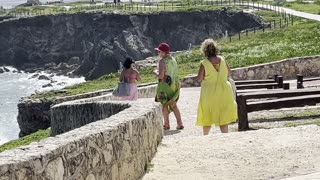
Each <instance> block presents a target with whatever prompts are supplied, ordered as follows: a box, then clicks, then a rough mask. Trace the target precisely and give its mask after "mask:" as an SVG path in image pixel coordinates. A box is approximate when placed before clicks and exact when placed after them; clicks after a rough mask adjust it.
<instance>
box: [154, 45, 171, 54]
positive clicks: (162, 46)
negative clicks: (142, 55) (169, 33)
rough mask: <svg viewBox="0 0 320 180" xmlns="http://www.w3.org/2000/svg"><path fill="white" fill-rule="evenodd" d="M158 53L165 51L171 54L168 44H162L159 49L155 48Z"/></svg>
mask: <svg viewBox="0 0 320 180" xmlns="http://www.w3.org/2000/svg"><path fill="white" fill-rule="evenodd" d="M154 49H155V50H156V51H163V52H165V53H167V54H170V47H169V45H168V44H167V43H161V44H159V46H158V47H157V48H154Z"/></svg>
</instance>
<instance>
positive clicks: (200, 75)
mask: <svg viewBox="0 0 320 180" xmlns="http://www.w3.org/2000/svg"><path fill="white" fill-rule="evenodd" d="M204 75H205V70H204V66H203V65H202V64H201V65H200V68H199V72H198V80H199V81H202V80H203V79H204Z"/></svg>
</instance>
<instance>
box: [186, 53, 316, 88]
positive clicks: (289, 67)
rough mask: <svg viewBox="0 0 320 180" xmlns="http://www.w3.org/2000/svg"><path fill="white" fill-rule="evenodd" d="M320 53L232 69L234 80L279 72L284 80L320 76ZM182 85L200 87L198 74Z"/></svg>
mask: <svg viewBox="0 0 320 180" xmlns="http://www.w3.org/2000/svg"><path fill="white" fill-rule="evenodd" d="M319 69H320V55H317V56H308V57H298V58H290V59H284V60H281V61H276V62H272V63H265V64H258V65H254V66H248V67H241V68H235V69H232V78H233V79H234V80H252V79H268V77H269V76H272V75H274V74H278V75H280V76H283V78H284V80H288V79H295V78H296V75H297V74H301V75H303V76H304V77H310V76H320V70H319ZM181 82H182V87H198V86H200V83H199V82H198V80H197V75H195V74H191V75H189V76H187V77H185V78H183V79H182V80H181Z"/></svg>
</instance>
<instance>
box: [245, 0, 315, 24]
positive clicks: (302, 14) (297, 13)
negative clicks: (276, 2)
mask: <svg viewBox="0 0 320 180" xmlns="http://www.w3.org/2000/svg"><path fill="white" fill-rule="evenodd" d="M243 5H244V6H248V4H243ZM249 6H251V7H256V8H263V9H268V10H272V11H279V12H283V13H287V14H292V15H294V16H298V17H302V18H306V19H311V20H315V21H320V15H318V14H311V13H306V12H301V11H296V10H293V9H289V8H285V7H279V6H272V5H269V4H259V5H258V4H252V3H249Z"/></svg>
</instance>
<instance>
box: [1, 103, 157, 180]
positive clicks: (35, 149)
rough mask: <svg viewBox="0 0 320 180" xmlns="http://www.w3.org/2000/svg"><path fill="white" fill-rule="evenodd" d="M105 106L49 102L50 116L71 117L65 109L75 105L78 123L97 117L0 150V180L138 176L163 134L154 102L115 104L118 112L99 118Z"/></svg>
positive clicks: (102, 114) (142, 172)
mask: <svg viewBox="0 0 320 180" xmlns="http://www.w3.org/2000/svg"><path fill="white" fill-rule="evenodd" d="M78 103H79V102H78ZM108 104H110V103H109V102H97V103H91V104H90V103H89V104H88V103H87V104H86V103H82V104H81V103H79V104H74V103H71V102H66V103H63V104H59V105H56V106H54V107H53V111H54V115H53V116H55V117H59V116H65V117H67V114H70V116H73V115H74V114H73V113H71V112H70V111H73V110H74V108H75V107H74V106H76V107H77V108H78V110H77V112H82V111H86V112H87V113H82V116H85V117H82V119H83V120H84V121H88V122H90V120H91V118H95V119H101V120H99V121H96V122H93V123H90V124H87V125H85V126H82V127H80V128H77V129H74V130H71V131H69V132H66V133H64V134H61V135H57V136H56V137H50V138H47V139H44V140H42V141H40V142H35V143H32V144H31V145H29V146H24V147H19V148H17V149H14V150H9V151H5V152H2V153H0V179H1V180H5V179H8V180H11V179H12V180H22V179H23V180H34V179H52V180H62V179H65V180H66V179H77V180H95V179H112V180H123V179H128V180H129V179H130V180H131V179H139V178H141V177H142V176H143V174H144V173H145V170H146V167H147V163H148V162H149V161H150V160H151V158H152V157H153V156H154V154H155V152H156V148H157V146H158V145H159V143H160V141H161V139H162V137H163V131H162V118H163V117H162V113H161V108H160V105H159V104H158V103H154V102H153V101H152V100H150V99H149V100H148V99H144V100H142V99H140V100H139V101H136V102H123V103H116V104H117V106H122V108H120V109H124V110H122V111H120V112H119V113H117V114H115V115H112V116H110V117H109V118H104V117H108V116H109V115H110V112H109V111H105V110H104V108H105V107H106V106H108ZM86 106H91V109H90V108H89V107H86ZM89 114H90V115H89ZM69 119H71V118H69Z"/></svg>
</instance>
